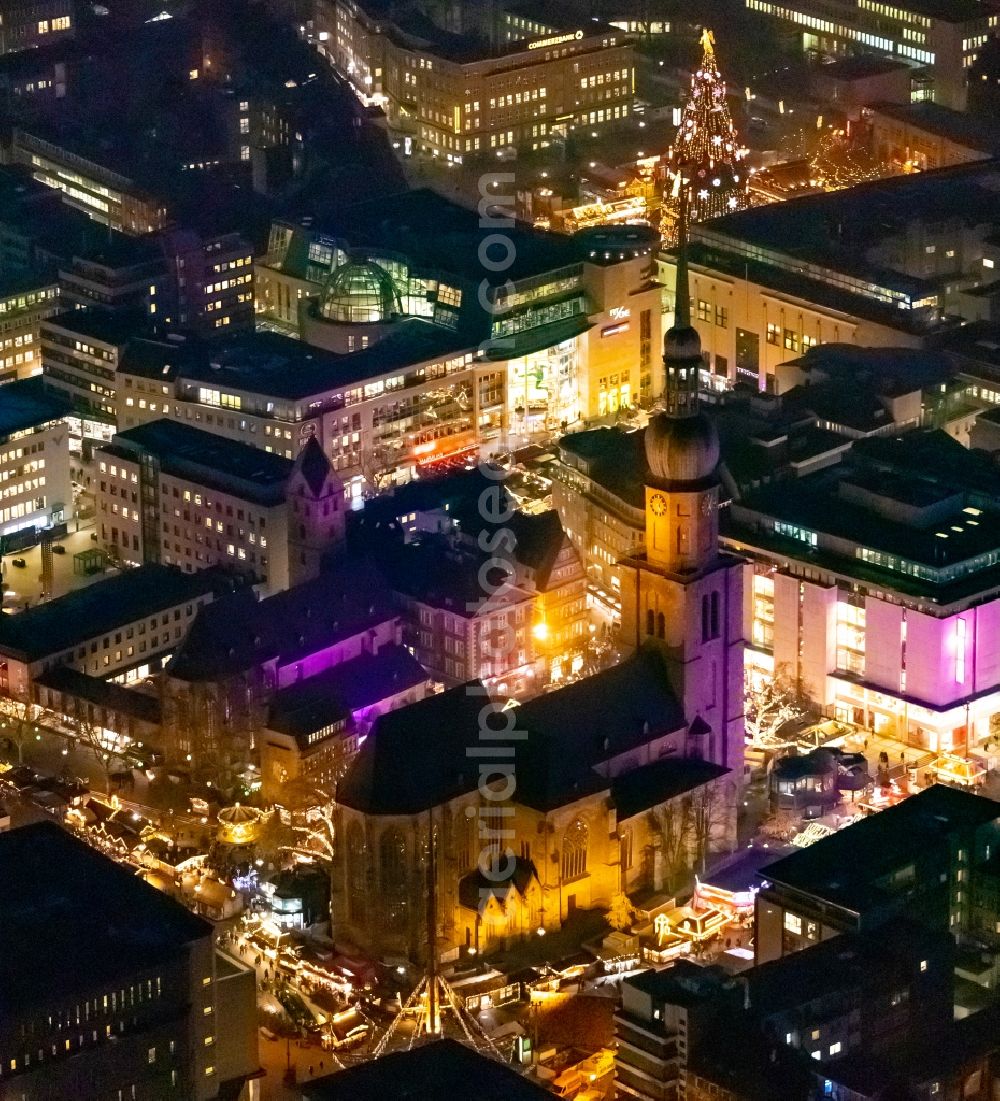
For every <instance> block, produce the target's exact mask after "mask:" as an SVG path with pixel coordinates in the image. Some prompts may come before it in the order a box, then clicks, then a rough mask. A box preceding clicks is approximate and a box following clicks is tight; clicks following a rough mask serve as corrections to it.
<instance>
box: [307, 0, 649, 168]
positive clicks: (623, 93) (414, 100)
mask: <svg viewBox="0 0 1000 1101" xmlns="http://www.w3.org/2000/svg"><path fill="white" fill-rule="evenodd" d="M479 14H480V18H481V19H482V21H483V23H487V22H490V21H491V19H490V16H491V14H492V13H491V12H489V11H487V10H485V9H484V10H483V11H482V12H481V13H479ZM496 20H497V24H498V25H497V26H495V27H492V28H489V29H486V28H482V29H486V33H487V35H489V38H490V39H492V41H491V42H488V43H484V41H483V38H482V37H480V36H479V35H477V34H475V33H468V34H466V35H463V36H456V35H455V34H454V33H450V32H448V31H445V30H442V29H441V28H439V27H437V26H435V25H434V24H433V23H432V22H431V20H429V19H426V18H422V19H420V20H419V21H415V20H411V19H410V18H408V17H407V15H406V13H402V12H401V13H399V15H397V16H395V17H393V18H386V17H385V16H384V15H382V14H381V13H376V12H375V11H373V10H371V9H369V10H366V9H365V7H364V5H362V4H361V3H358V2H357V0H319V2H318V3H317V4H316V9H315V32H314V33H315V34H316V37H317V39H318V42H317V45H318V48H319V51H320V53H321V54H322V55H323V56H325V57H326V58H327V59H328V60H329V61H330V62H331V63H332V64H333V65H335V66H336V68H337V69H338V70H339V71H340V72H341V73H343V74H344V75H345V76H346V77H347V79H348V80H349V81H350V82H351V84H352V86H353V88H354V90H355V92H356V93H357V94H358V96H359V97H360V98H361V99H362V101H363V102H364V103H366V104H369V105H372V106H377V107H381V108H382V109H383V110H384V111H385V113H386V116H387V118H388V121H389V127H390V130H391V131H392V132H393V134H394V135H396V136H398V138H399V141H400V142H401V143H405V152H406V153H410V152H411V151H415V152H420V153H425V154H428V155H431V156H434V157H440V158H441V159H442V160H446V161H456V162H459V163H460V162H462V161H463V160H468V159H470V158H474V157H477V156H479V157H482V156H496V155H497V153H502V152H503V151H504V150H509V151H510V152H511V153H513V152H514V151H515V150H516V149H517V148H518V147H520V148H524V149H539V148H546V147H547V146H549V145H552V144H554V143H557V142H562V141H565V140H566V138H567V137H569V136H570V135H571V134H573V133H574V132H576V131H578V130H580V131H584V130H585V131H587V132H588V133H594V134H595V135H596V134H599V133H602V132H604V131H606V130H608V129H612V128H614V127H615V126H620V125H621V124H622V123H623V122H626V121H627V120H628V119H630V118H631V111H632V102H633V97H634V92H635V61H634V52H633V48H632V46H631V43H630V41H629V39H628V36H627V35H626V34H625V33H624V32H623V31H621V30H619V29H618V28H617V27H612V26H609V25H606V24H593V23H591V22H589V21H580V22H578V23H576V24H573V25H569V24H566V23H564V22H560V25H558V26H556V25H554V24H553V23H551V22H549V21H548V19H547V17H545V16H544V15H543V14H541V13H535V12H533V13H532V14H531V15H528V14H527V13H515V12H513V11H506V12H502V13H499V14H498V15H497V17H496ZM477 29H479V28H477Z"/></svg>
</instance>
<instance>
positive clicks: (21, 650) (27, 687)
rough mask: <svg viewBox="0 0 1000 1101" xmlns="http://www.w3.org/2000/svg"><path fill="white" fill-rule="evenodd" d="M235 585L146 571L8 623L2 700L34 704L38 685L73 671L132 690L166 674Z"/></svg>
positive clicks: (163, 569) (1, 663) (1, 629)
mask: <svg viewBox="0 0 1000 1101" xmlns="http://www.w3.org/2000/svg"><path fill="white" fill-rule="evenodd" d="M227 587H231V584H230V585H227V583H226V582H225V580H224V579H222V578H220V577H219V575H218V574H212V573H202V574H200V575H193V576H189V575H186V574H183V573H181V572H180V571H179V570H177V569H175V568H173V567H169V566H155V565H149V566H141V567H139V568H138V569H134V570H126V571H125V572H124V573H122V574H120V575H118V576H116V577H109V578H106V579H105V580H103V581H98V582H95V583H94V584H93V585H88V586H86V587H85V588H83V589H77V590H75V591H74V592H71V593H67V594H66V595H65V596H61V597H58V598H56V599H55V600H49V601H47V602H45V603H43V604H35V605H33V606H32V607H30V608H28V609H27V610H26V611H23V612H19V613H18V614H17V615H10V616H7V615H5V616H3V617H2V619H0V655H2V658H0V695H2V696H5V697H7V698H9V699H12V700H17V701H20V702H22V703H28V702H31V701H32V700H34V698H35V692H34V682H35V680H36V678H37V677H39V676H41V675H42V674H43V673H46V672H48V671H49V670H52V669H56V668H61V667H63V666H66V667H68V668H70V669H73V670H75V671H76V672H78V673H86V674H87V675H88V676H91V677H98V678H102V679H105V680H110V679H113V680H118V681H121V682H132V681H136V680H140V679H143V678H145V677H147V676H148V675H149V673H150V672H154V671H156V670H158V669H159V668H160V665H161V663H162V662H163V660H164V659H165V658H166V657H168V656H169V655H170V654H171V653H172V652H173V651H174V649H176V648H177V647H178V646H179V645H180V643H181V640H182V639H183V638H184V637H185V636H186V635H187V632H188V628H189V627H190V626H191V624H192V622H193V621H194V618H195V616H196V614H197V613H198V610H199V609H200V608H201V607H202V606H203V605H205V604H208V603H210V602H211V601H212V599H213V598H214V597H215V596H216V595H217V593H219V592H220V591H224V590H225V589H226V588H227Z"/></svg>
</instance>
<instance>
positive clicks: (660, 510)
mask: <svg viewBox="0 0 1000 1101" xmlns="http://www.w3.org/2000/svg"><path fill="white" fill-rule="evenodd" d="M649 507H650V508H651V509H652V510H653V515H654V516H665V515H666V514H667V499H666V497H664V496H663V494H662V493H654V494H653V495H652V497H650V498H649Z"/></svg>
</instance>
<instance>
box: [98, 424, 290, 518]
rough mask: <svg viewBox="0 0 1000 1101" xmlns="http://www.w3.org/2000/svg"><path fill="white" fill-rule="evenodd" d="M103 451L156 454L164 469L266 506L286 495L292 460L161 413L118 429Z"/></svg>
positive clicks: (125, 455)
mask: <svg viewBox="0 0 1000 1101" xmlns="http://www.w3.org/2000/svg"><path fill="white" fill-rule="evenodd" d="M101 451H102V453H104V454H109V455H117V456H119V457H120V458H131V459H133V461H134V460H135V457H136V454H137V452H147V453H149V454H151V455H155V456H156V457H157V459H159V461H160V468H161V470H162V471H163V473H164V474H168V475H172V476H173V477H177V478H190V479H191V480H192V481H194V482H195V483H197V484H199V485H206V486H209V487H210V488H213V489H217V490H219V491H220V492H228V493H234V494H236V495H237V496H239V497H241V498H243V499H244V500H249V501H255V502H257V503H258V504H261V505H265V506H270V505H276V504H280V502H281V501H283V500H284V498H285V485H286V483H287V482H288V479H289V477H290V475H291V473H292V468H293V466H294V463H293V462H292V460H291V459H286V458H285V457H284V456H283V455H276V454H272V453H270V452H267V451H264V450H263V448H260V447H251V446H250V445H249V444H245V443H240V442H239V441H238V440H230V439H227V438H226V437H225V436H217V435H216V434H215V433H214V432H205V431H203V430H202V429H200V428H193V427H191V425H188V424H180V423H178V422H177V421H171V420H166V419H161V420H156V421H150V422H149V423H148V424H140V425H139V426H138V427H136V428H129V429H127V430H126V431H125V432H119V433H118V434H117V435H116V436H115V437H114V439H113V440H112V442H111V444H110V445H108V446H106V447H104V448H102V449H101Z"/></svg>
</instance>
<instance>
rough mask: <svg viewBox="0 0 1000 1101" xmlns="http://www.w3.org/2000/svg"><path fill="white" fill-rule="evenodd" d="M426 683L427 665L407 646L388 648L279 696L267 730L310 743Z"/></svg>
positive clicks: (277, 694) (346, 662)
mask: <svg viewBox="0 0 1000 1101" xmlns="http://www.w3.org/2000/svg"><path fill="white" fill-rule="evenodd" d="M427 682H429V678H428V676H427V673H426V672H425V671H424V668H423V666H422V665H421V664H420V662H418V661H417V659H416V658H415V657H414V656H413V655H412V654H411V653H410V651H409V650H407V649H406V647H405V646H383V647H382V648H381V649H380V650H379V651H378V652H377V653H374V654H369V653H365V654H361V655H360V656H358V657H356V658H352V659H351V660H350V661H345V662H342V663H341V664H340V665H335V666H334V667H333V668H332V669H327V670H326V671H325V672H323V673H317V674H316V676H314V677H308V678H307V679H306V680H303V681H299V682H298V683H297V684H293V685H290V686H289V687H288V688H283V689H281V691H279V692H276V693H275V694H274V696H273V697H272V698H271V707H270V711H269V713H268V719H267V728H268V730H274V731H277V732H278V733H280V734H288V735H290V736H291V737H293V738H306V737H307V736H308V735H309V734H313V733H315V732H316V731H317V730H322V729H323V728H324V727H326V726H329V725H331V724H332V723H336V722H340V721H342V720H344V719H348V718H350V716H351V715H352V714H353V713H354V712H356V711H360V710H362V709H364V708H366V707H372V706H373V705H375V704H377V703H381V701H382V700H385V699H388V698H389V697H391V696H395V695H397V694H399V693H401V692H407V691H409V690H410V689H411V688H415V687H416V686H417V685H419V684H424V683H427Z"/></svg>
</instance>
